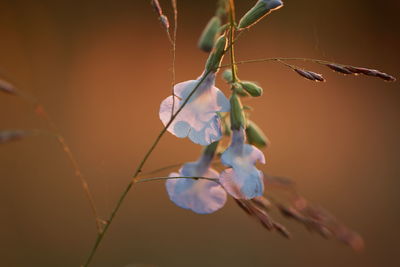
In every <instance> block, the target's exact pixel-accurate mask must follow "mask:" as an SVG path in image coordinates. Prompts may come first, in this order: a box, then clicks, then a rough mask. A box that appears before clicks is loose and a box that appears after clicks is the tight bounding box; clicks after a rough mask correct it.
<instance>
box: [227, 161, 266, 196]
mask: <svg viewBox="0 0 400 267" xmlns="http://www.w3.org/2000/svg"><path fill="white" fill-rule="evenodd" d="M219 182H220V183H221V185H222V186H223V187H224V189H225V190H226V191H227V192H228V193H229V194H230V195H231V196H233V197H234V198H236V199H252V198H255V197H259V196H262V195H263V191H264V182H263V174H262V172H261V171H259V170H257V169H256V168H255V167H252V168H251V169H250V170H247V171H245V170H243V169H238V170H237V169H232V168H231V169H226V170H224V171H223V172H222V173H221V175H220V178H219Z"/></svg>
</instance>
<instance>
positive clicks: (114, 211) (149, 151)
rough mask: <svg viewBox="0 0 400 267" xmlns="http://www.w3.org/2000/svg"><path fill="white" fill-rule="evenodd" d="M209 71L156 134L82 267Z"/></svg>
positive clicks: (90, 258)
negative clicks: (170, 127)
mask: <svg viewBox="0 0 400 267" xmlns="http://www.w3.org/2000/svg"><path fill="white" fill-rule="evenodd" d="M211 71H213V70H209V71H207V72H206V73H205V74H204V75H203V77H201V79H200V80H199V82H198V83H197V84H196V86H195V87H194V88H193V90H192V91H191V92H190V94H189V95H188V97H187V98H186V99H185V100H184V101H183V103H182V105H181V106H180V107H179V109H178V110H177V111H176V113H175V114H174V115H173V116H172V117H171V119H170V120H169V122H168V123H167V124H166V125H165V127H164V128H163V129H162V130H161V132H160V133H159V134H158V136H157V137H156V139H155V140H154V142H153V144H152V145H151V146H150V148H149V149H148V151H147V152H146V154H145V155H144V157H143V159H142V161H141V162H140V163H139V165H138V166H137V168H136V170H135V172H134V174H133V175H132V179H131V181H130V182H129V184H128V185H127V187H126V188H125V190H124V191H123V193H122V195H121V196H120V198H119V199H118V201H117V204H116V206H115V208H114V209H113V211H112V212H111V215H110V217H109V219H108V220H107V224H106V225H105V226H104V229H103V231H102V232H101V233H99V234H98V235H97V238H96V241H95V243H94V246H93V248H92V250H91V252H90V254H89V257H88V258H87V260H86V263H85V264H84V265H83V266H84V267H86V266H89V264H90V263H91V261H92V260H93V257H94V255H95V254H96V251H97V249H98V247H99V245H100V243H101V241H102V240H103V238H104V236H105V234H106V233H107V231H108V229H109V228H110V225H111V223H112V222H113V220H114V218H115V215H116V214H117V213H118V211H119V209H120V208H121V205H122V203H123V202H124V200H125V198H126V196H127V195H128V193H129V191H130V190H131V188H132V186H133V185H134V184H135V182H137V177H138V175H139V174H140V173H141V172H142V168H143V166H144V164H145V163H146V162H147V159H148V158H149V157H150V155H151V154H152V153H153V151H154V149H155V148H156V147H157V145H158V143H159V142H160V140H161V138H162V137H163V135H164V134H165V133H166V132H167V129H168V127H169V126H170V125H171V124H172V122H173V121H174V120H175V118H176V117H177V116H178V114H179V113H180V112H181V111H182V109H183V108H184V107H185V106H186V104H187V103H188V102H189V100H190V98H191V97H192V96H193V94H194V93H195V92H196V90H197V88H199V86H200V85H201V84H202V83H203V81H204V80H205V79H206V77H207V76H208V74H210V72H211Z"/></svg>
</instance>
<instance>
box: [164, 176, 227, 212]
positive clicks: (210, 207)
mask: <svg viewBox="0 0 400 267" xmlns="http://www.w3.org/2000/svg"><path fill="white" fill-rule="evenodd" d="M203 175H205V176H207V177H210V178H217V177H218V173H217V172H216V171H214V170H212V169H209V170H208V171H207V172H206V173H205V174H203ZM173 176H179V174H178V173H171V174H170V177H173ZM166 187H167V192H168V195H169V198H170V199H171V200H172V201H173V202H174V203H175V204H176V205H177V206H179V207H181V208H184V209H189V210H192V211H194V212H196V213H199V214H209V213H213V212H215V211H217V210H219V209H220V208H222V207H223V206H224V205H225V202H226V198H227V195H226V192H225V190H224V189H223V188H222V187H221V186H220V185H219V184H218V183H216V182H213V181H209V180H202V179H198V180H194V179H182V178H180V179H170V180H168V181H167V182H166Z"/></svg>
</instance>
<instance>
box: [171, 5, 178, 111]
mask: <svg viewBox="0 0 400 267" xmlns="http://www.w3.org/2000/svg"><path fill="white" fill-rule="evenodd" d="M171 4H172V9H173V10H174V33H173V37H172V83H171V88H172V89H171V95H172V107H171V118H172V115H173V114H174V109H175V91H174V85H175V76H176V75H175V62H176V35H177V31H178V7H177V3H176V0H171Z"/></svg>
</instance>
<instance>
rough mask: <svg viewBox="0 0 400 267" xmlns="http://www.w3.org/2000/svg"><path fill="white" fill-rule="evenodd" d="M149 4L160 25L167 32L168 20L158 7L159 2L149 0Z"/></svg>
mask: <svg viewBox="0 0 400 267" xmlns="http://www.w3.org/2000/svg"><path fill="white" fill-rule="evenodd" d="M150 3H151V5H152V7H153V9H154V11H155V12H156V13H157V15H158V19H159V20H160V22H161V25H162V26H163V27H164V29H165V30H166V31H167V32H168V31H169V20H168V17H167V16H165V15H164V13H163V10H162V8H161V5H160V2H158V0H151V2H150Z"/></svg>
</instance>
